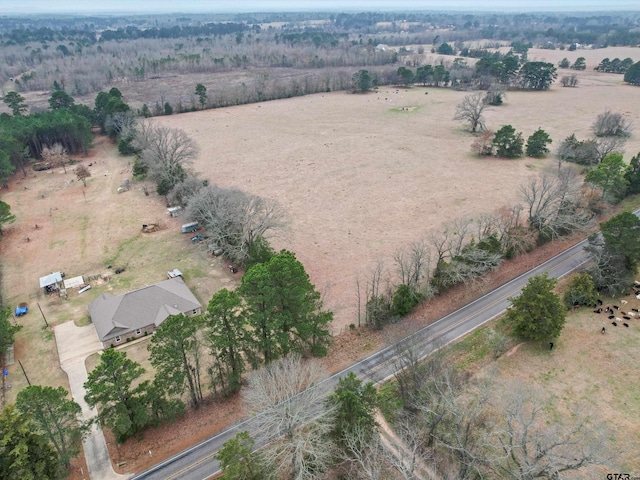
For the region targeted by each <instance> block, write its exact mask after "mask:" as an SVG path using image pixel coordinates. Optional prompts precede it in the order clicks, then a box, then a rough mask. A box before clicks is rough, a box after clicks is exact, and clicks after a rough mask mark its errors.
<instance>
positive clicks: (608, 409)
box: [497, 296, 640, 479]
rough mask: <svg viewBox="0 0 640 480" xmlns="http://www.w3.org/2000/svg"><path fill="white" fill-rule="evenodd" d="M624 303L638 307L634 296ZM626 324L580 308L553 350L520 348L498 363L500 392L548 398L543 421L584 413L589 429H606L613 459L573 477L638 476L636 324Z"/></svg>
mask: <svg viewBox="0 0 640 480" xmlns="http://www.w3.org/2000/svg"><path fill="white" fill-rule="evenodd" d="M627 300H628V301H629V304H628V305H627V306H628V307H630V306H633V307H635V308H638V307H640V301H638V300H636V298H635V297H633V296H631V297H629V298H627ZM614 303H617V301H615V300H614ZM629 324H630V326H629V328H624V327H623V326H622V325H619V326H618V327H613V326H612V325H610V321H609V320H607V317H606V315H605V314H600V315H598V314H596V313H593V312H592V311H591V309H581V310H580V311H579V312H577V313H572V314H570V315H569V317H568V320H567V324H566V326H565V328H564V330H563V332H562V335H561V336H560V338H559V339H558V341H556V342H555V346H554V348H553V351H549V350H548V349H546V348H540V347H539V346H537V345H532V344H525V345H522V346H521V347H520V348H518V349H517V351H516V352H515V353H513V354H512V355H510V356H507V355H504V356H503V357H501V358H500V360H499V361H498V362H497V366H498V372H499V376H498V379H499V384H502V385H503V386H504V388H507V389H508V388H510V386H513V385H521V386H524V385H528V386H533V387H535V388H537V389H539V390H540V391H542V392H543V393H544V395H548V396H550V398H551V407H550V408H548V409H546V410H547V412H546V413H547V416H548V417H550V418H552V419H558V421H560V422H562V423H569V424H570V423H571V422H572V421H573V420H574V419H575V415H577V414H581V415H588V416H590V417H591V418H592V421H591V422H590V423H589V425H591V426H594V425H598V424H601V425H602V427H603V428H604V429H606V433H607V434H608V435H609V437H608V442H609V446H610V452H609V453H610V454H611V455H613V458H612V459H611V460H610V461H608V462H606V463H605V465H602V466H593V467H589V468H588V469H587V472H586V474H585V475H582V476H580V477H578V478H593V479H596V478H605V476H606V474H607V473H616V472H617V473H621V472H626V473H630V474H632V475H638V474H639V472H640V457H639V456H638V452H640V422H639V421H638V420H639V419H640V383H639V382H638V363H639V362H640V348H639V345H640V320H638V319H632V320H631V321H629ZM603 326H605V327H606V333H605V334H604V335H602V334H601V333H600V329H601V328H602V327H603ZM571 478H573V477H571Z"/></svg>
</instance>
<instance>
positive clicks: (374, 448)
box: [344, 427, 390, 480]
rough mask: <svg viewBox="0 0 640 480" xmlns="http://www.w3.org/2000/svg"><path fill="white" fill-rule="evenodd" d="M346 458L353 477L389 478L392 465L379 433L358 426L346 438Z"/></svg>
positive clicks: (365, 479) (366, 478) (374, 479)
mask: <svg viewBox="0 0 640 480" xmlns="http://www.w3.org/2000/svg"><path fill="white" fill-rule="evenodd" d="M344 442H345V447H346V448H345V449H344V452H345V458H344V461H345V462H346V463H347V467H348V469H349V473H350V475H351V478H354V479H362V480H383V479H385V478H389V477H388V474H389V471H388V470H389V469H388V467H389V466H390V465H389V463H388V461H387V455H385V451H384V448H383V445H382V441H381V438H380V434H379V433H377V432H376V433H375V434H374V435H371V432H368V431H366V429H364V428H361V427H356V428H355V429H354V430H353V431H352V432H350V434H349V435H347V436H346V437H345V438H344Z"/></svg>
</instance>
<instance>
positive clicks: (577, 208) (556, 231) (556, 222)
mask: <svg viewBox="0 0 640 480" xmlns="http://www.w3.org/2000/svg"><path fill="white" fill-rule="evenodd" d="M581 187H582V182H581V180H580V179H579V178H578V176H577V174H576V173H575V171H574V170H573V169H572V168H561V169H560V170H558V171H545V172H543V173H542V175H540V176H538V177H535V178H532V179H531V180H530V181H529V182H528V183H526V184H523V185H521V186H520V193H521V195H522V199H523V200H524V202H525V205H526V208H527V210H528V213H529V218H528V220H529V225H530V226H531V227H533V228H535V229H536V230H538V231H540V232H544V233H545V235H548V236H550V237H551V238H556V237H559V236H562V235H565V234H567V233H570V232H574V231H578V230H582V229H585V228H587V227H588V226H589V225H591V223H592V222H593V217H594V215H593V213H592V212H590V211H588V209H587V208H585V207H584V206H583V205H582V198H581Z"/></svg>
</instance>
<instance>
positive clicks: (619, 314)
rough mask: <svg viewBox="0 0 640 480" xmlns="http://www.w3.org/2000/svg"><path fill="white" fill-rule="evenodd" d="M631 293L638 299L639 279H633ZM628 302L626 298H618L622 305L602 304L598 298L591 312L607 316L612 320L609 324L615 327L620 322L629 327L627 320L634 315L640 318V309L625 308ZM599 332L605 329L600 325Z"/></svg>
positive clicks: (639, 296) (639, 290)
mask: <svg viewBox="0 0 640 480" xmlns="http://www.w3.org/2000/svg"><path fill="white" fill-rule="evenodd" d="M633 293H634V294H635V296H636V299H638V300H640V282H639V281H637V280H636V281H635V283H634V285H633ZM628 303H629V302H628V301H627V300H620V304H621V305H622V306H619V305H606V306H603V304H602V300H598V305H597V306H598V308H596V309H595V310H594V311H593V313H598V314H603V313H604V314H605V315H607V318H608V319H609V320H612V322H611V325H613V326H614V327H617V326H618V324H620V323H621V324H622V325H623V326H625V327H627V328H629V323H628V322H629V321H630V320H631V319H633V318H635V317H638V318H639V319H640V310H639V309H637V308H627V307H625V305H627V304H628ZM623 308H625V309H626V310H627V311H626V312H625V311H624V310H622V309H623ZM600 332H601V333H605V332H606V329H605V327H602V330H601V331H600Z"/></svg>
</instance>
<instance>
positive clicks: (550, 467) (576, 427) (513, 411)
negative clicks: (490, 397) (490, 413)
mask: <svg viewBox="0 0 640 480" xmlns="http://www.w3.org/2000/svg"><path fill="white" fill-rule="evenodd" d="M503 398H504V399H505V401H504V403H503V405H501V406H500V412H501V415H500V416H501V417H502V418H503V419H504V420H503V422H502V424H501V425H500V427H499V428H497V429H496V430H495V431H494V432H493V434H492V435H491V436H490V437H489V438H490V439H491V440H492V441H491V442H490V444H491V445H493V446H498V447H499V449H498V451H497V452H494V456H493V458H492V459H491V461H490V462H489V464H490V465H492V466H493V469H494V471H495V472H496V473H498V474H499V475H500V477H501V478H514V479H522V480H529V479H535V478H560V474H562V473H563V472H567V471H575V470H580V469H581V468H583V467H586V466H589V465H594V464H602V463H603V462H605V461H606V460H607V459H609V458H610V457H611V455H610V454H609V453H607V451H606V441H607V430H606V429H605V428H603V426H602V425H597V424H594V423H593V420H592V419H590V418H588V417H585V416H583V415H580V414H579V413H578V414H576V415H574V416H573V418H572V419H571V422H570V424H566V425H563V424H562V423H560V422H557V421H553V422H549V421H545V418H544V416H545V411H546V410H547V409H548V408H549V407H551V405H552V403H551V401H550V400H549V399H545V398H543V397H542V396H541V395H539V394H538V393H537V392H535V391H532V390H526V389H523V388H520V387H519V386H515V385H511V386H510V388H509V389H508V392H506V393H505V396H504V397H503Z"/></svg>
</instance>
